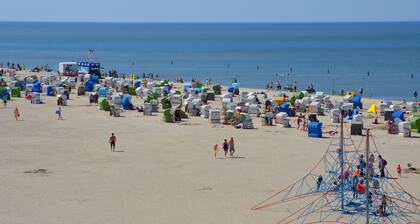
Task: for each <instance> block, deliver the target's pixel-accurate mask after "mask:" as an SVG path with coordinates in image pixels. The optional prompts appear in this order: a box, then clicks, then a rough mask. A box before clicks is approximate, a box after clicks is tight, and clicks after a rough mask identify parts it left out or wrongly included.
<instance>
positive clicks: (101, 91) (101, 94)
mask: <svg viewBox="0 0 420 224" xmlns="http://www.w3.org/2000/svg"><path fill="white" fill-rule="evenodd" d="M107 91H108V88H107V87H105V86H102V87H101V88H99V91H98V92H99V97H106V92H107Z"/></svg>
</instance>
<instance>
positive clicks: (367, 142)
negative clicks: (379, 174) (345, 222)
mask: <svg viewBox="0 0 420 224" xmlns="http://www.w3.org/2000/svg"><path fill="white" fill-rule="evenodd" d="M369 135H370V130H369V129H366V162H367V164H368V165H367V169H366V183H365V190H366V192H365V194H366V224H369V179H370V172H369V171H370V168H369V167H370V166H373V164H370V163H369Z"/></svg>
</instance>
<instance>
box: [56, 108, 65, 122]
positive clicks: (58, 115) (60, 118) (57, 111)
mask: <svg viewBox="0 0 420 224" xmlns="http://www.w3.org/2000/svg"><path fill="white" fill-rule="evenodd" d="M55 114H57V120H63V117H61V107H60V106H59V107H58V108H57V110H55Z"/></svg>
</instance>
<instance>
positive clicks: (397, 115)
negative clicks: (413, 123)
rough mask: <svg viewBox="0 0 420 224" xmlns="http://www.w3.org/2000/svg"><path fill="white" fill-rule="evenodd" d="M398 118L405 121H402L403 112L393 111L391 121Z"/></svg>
mask: <svg viewBox="0 0 420 224" xmlns="http://www.w3.org/2000/svg"><path fill="white" fill-rule="evenodd" d="M397 118H399V119H400V120H401V121H405V120H404V112H402V111H394V113H392V120H393V121H395V119H397Z"/></svg>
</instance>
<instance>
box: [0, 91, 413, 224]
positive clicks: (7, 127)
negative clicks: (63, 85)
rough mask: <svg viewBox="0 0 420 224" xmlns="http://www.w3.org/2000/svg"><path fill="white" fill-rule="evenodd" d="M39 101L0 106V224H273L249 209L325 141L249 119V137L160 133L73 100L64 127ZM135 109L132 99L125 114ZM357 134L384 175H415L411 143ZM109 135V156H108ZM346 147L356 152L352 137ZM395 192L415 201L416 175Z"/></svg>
mask: <svg viewBox="0 0 420 224" xmlns="http://www.w3.org/2000/svg"><path fill="white" fill-rule="evenodd" d="M242 90H243V91H246V90H247V89H242ZM334 98H338V97H334ZM42 99H43V100H45V102H46V103H45V104H30V102H29V101H27V100H25V99H24V98H13V99H12V101H10V102H9V103H8V105H7V108H3V106H0V124H1V128H0V139H1V140H0V141H1V145H2V146H1V150H0V178H1V182H2V184H1V190H0V201H1V202H2V203H1V204H0V223H8V224H24V223H44V224H58V223H60V224H67V223H68V224H70V223H78V224H105V223H107V224H114V223H124V224H125V223H127V224H128V223H183V224H185V223H191V224H196V223H208V224H212V223H254V224H255V223H276V222H277V221H279V220H280V219H281V218H283V217H285V216H287V215H288V214H290V212H291V211H290V210H289V209H290V208H288V207H287V206H275V207H272V208H270V209H267V210H263V211H252V210H251V207H253V206H254V205H255V204H257V203H258V202H260V201H262V200H263V199H265V198H267V197H268V196H270V195H271V194H272V193H273V192H276V191H278V190H280V189H282V188H284V187H286V186H287V185H289V184H290V183H292V182H293V181H295V180H297V179H298V178H300V177H301V176H303V175H304V174H306V172H307V171H308V170H309V169H310V168H311V167H312V166H313V165H314V163H315V162H317V161H318V160H319V159H320V158H321V157H322V155H323V153H324V152H325V150H326V149H327V147H328V145H329V143H330V140H331V136H329V135H325V137H324V138H309V137H307V133H306V132H304V131H300V130H297V129H296V128H293V127H296V118H293V119H292V121H291V124H292V128H283V127H281V126H262V125H261V122H260V120H261V118H254V126H255V129H252V130H244V129H235V128H234V127H232V126H222V127H215V126H212V125H211V124H210V123H209V121H208V120H207V119H204V118H201V117H190V118H189V119H187V120H184V121H182V122H180V123H164V122H162V113H161V112H160V113H157V114H156V115H154V116H144V115H143V114H142V113H138V112H137V111H127V112H124V113H123V114H122V117H120V118H115V117H110V116H109V113H107V112H104V111H100V110H99V109H98V106H95V105H89V101H88V97H87V96H76V95H75V94H74V91H73V92H72V95H71V97H70V100H69V101H68V103H69V106H66V107H63V117H64V120H57V118H56V116H55V109H56V98H55V97H47V96H42ZM142 102H143V101H142V100H140V99H137V98H133V103H134V105H138V104H140V103H142ZM219 102H220V101H219ZM363 102H364V105H365V107H367V106H368V105H370V104H371V103H374V102H375V103H378V102H379V100H377V99H364V100H363ZM15 107H19V109H20V112H21V115H22V116H21V120H19V121H15V119H14V118H13V110H14V108H15ZM319 118H320V120H321V121H322V122H323V124H324V131H328V130H335V127H336V125H335V124H331V122H330V121H329V118H328V116H321V117H319ZM381 122H382V123H383V120H381ZM365 124H366V125H365V126H369V127H371V128H372V129H373V131H372V132H373V133H372V134H373V136H374V140H375V142H376V145H377V146H378V147H379V150H380V151H381V153H382V155H383V157H384V158H385V159H386V160H387V161H388V166H387V168H388V171H389V173H390V174H391V175H393V176H397V173H396V166H397V164H401V165H402V166H404V167H406V164H407V163H408V162H410V163H412V164H413V165H414V166H417V167H419V166H420V156H419V151H418V150H419V149H420V134H418V133H413V137H411V138H403V137H401V136H398V135H389V134H387V133H386V130H385V124H380V125H376V126H373V125H371V122H370V119H367V118H366V120H365ZM111 133H115V134H116V136H117V143H116V152H111V151H110V148H109V145H108V138H109V136H110V134H111ZM230 137H234V138H235V142H236V152H237V153H236V157H235V158H225V157H224V156H223V153H222V152H219V154H218V158H217V159H215V158H214V157H213V148H212V147H213V145H214V144H215V143H218V144H219V145H220V144H222V141H223V139H225V138H226V139H227V138H230ZM352 138H353V140H354V141H355V143H356V144H357V145H358V144H359V142H360V140H361V137H360V136H352ZM38 169H45V170H41V172H34V171H36V170H38ZM398 181H399V183H400V184H401V185H402V186H403V187H404V188H405V189H406V190H407V191H408V192H410V193H411V194H412V195H414V196H416V197H417V198H419V197H420V188H419V187H418V186H419V184H420V175H417V174H403V177H402V178H399V179H398Z"/></svg>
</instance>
